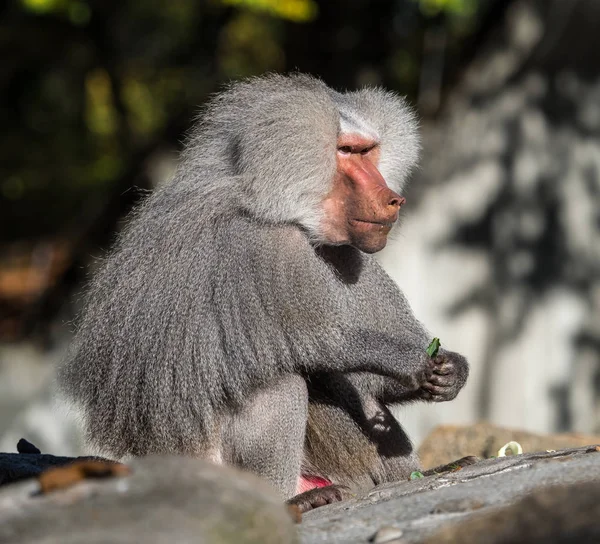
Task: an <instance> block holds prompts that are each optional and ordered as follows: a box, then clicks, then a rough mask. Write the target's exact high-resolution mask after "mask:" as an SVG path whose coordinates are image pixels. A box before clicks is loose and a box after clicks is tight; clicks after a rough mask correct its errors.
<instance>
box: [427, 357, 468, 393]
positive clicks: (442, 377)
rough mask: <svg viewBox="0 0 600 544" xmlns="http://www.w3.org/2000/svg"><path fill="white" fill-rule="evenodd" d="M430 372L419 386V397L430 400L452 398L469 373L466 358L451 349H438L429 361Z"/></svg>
mask: <svg viewBox="0 0 600 544" xmlns="http://www.w3.org/2000/svg"><path fill="white" fill-rule="evenodd" d="M430 369H431V373H430V375H429V377H428V378H427V380H426V381H425V382H424V383H423V385H422V386H421V389H420V391H419V397H420V398H421V399H423V400H428V401H431V402H443V401H446V400H452V399H453V398H454V397H456V395H458V392H459V391H460V390H461V389H462V387H463V386H464V385H465V382H466V381H467V376H468V375H469V365H468V363H467V360H466V359H465V358H464V357H463V356H462V355H460V354H458V353H455V352H452V351H440V353H438V355H436V356H435V357H433V358H432V359H431V361H430Z"/></svg>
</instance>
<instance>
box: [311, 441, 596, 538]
mask: <svg viewBox="0 0 600 544" xmlns="http://www.w3.org/2000/svg"><path fill="white" fill-rule="evenodd" d="M594 482H595V483H596V484H597V485H598V486H600V451H597V450H596V449H595V448H594V447H585V448H577V449H572V450H562V451H557V452H548V453H532V454H525V455H518V456H510V457H504V458H501V459H488V460H485V461H482V462H480V463H477V464H476V465H472V466H468V467H465V468H463V469H461V470H459V471H457V472H452V473H447V474H442V475H438V476H433V477H429V478H423V479H418V480H413V481H407V482H400V483H395V484H384V485H381V486H379V487H377V488H375V489H374V490H372V491H371V492H369V493H368V494H366V495H364V496H362V497H358V498H356V499H353V500H350V501H347V502H345V503H338V504H333V505H329V506H325V507H322V508H319V509H317V510H314V511H313V512H309V513H307V514H305V516H304V520H303V523H302V525H301V526H300V537H301V542H302V543H303V544H317V543H324V542H327V543H332V544H333V543H342V542H343V543H345V544H346V543H354V542H356V543H365V542H369V541H371V542H395V543H400V542H401V543H405V544H409V543H413V542H414V543H416V542H422V541H424V540H425V539H427V538H429V537H431V536H432V535H434V534H435V533H436V532H437V531H438V530H439V529H442V528H444V527H446V526H448V525H449V524H453V523H464V522H466V521H468V520H470V519H472V518H473V517H477V516H479V515H484V514H486V513H488V512H490V511H493V510H494V509H497V508H499V507H503V506H507V505H510V504H513V503H515V502H516V501H517V500H519V499H521V498H522V497H524V496H526V495H527V494H528V493H531V492H533V491H535V490H540V489H544V488H549V487H551V486H557V485H566V484H569V485H573V484H575V485H576V484H581V485H583V484H584V483H588V484H589V483H594ZM384 528H386V531H388V532H389V533H390V534H392V533H393V534H400V533H401V536H400V537H395V538H394V539H393V540H377V538H378V537H379V535H380V534H381V531H382V530H383V529H384ZM392 528H393V529H395V531H396V532H395V533H394V532H393V531H392Z"/></svg>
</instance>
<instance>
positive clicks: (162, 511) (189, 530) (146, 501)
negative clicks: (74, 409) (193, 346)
mask: <svg viewBox="0 0 600 544" xmlns="http://www.w3.org/2000/svg"><path fill="white" fill-rule="evenodd" d="M5 455H8V454H5ZM28 455H36V454H21V456H28ZM13 457H15V458H17V457H19V456H18V455H17V454H13ZM130 467H131V470H132V475H131V476H126V477H120V478H110V479H102V480H98V479H93V480H83V481H81V482H79V483H77V484H76V485H73V486H71V487H67V488H65V489H62V490H60V491H54V492H51V493H48V494H37V495H36V494H35V493H36V492H37V491H39V482H38V481H37V480H28V481H25V482H21V483H16V484H10V485H7V486H4V487H2V489H1V490H0V543H2V544H4V543H7V544H8V543H14V542H19V543H23V544H26V543H34V542H35V543H41V542H43V543H44V544H75V543H77V544H79V543H81V542H85V543H86V544H100V543H106V542H110V543H115V544H120V543H123V544H125V543H127V544H129V543H137V542H143V543H145V544H158V543H169V544H173V543H188V542H189V543H192V542H193V543H201V544H202V543H207V544H210V543H219V544H227V543H241V544H243V543H249V544H254V543H256V544H270V543H273V544H285V543H293V542H296V541H297V540H296V532H295V529H294V525H293V522H292V519H291V517H290V515H289V513H288V512H287V510H286V507H285V506H284V504H283V502H282V501H281V499H280V498H279V497H278V496H277V495H276V493H275V492H274V491H273V490H272V489H271V488H270V486H268V485H267V484H266V483H264V482H263V481H261V480H260V479H259V478H257V477H255V476H252V475H250V474H246V473H243V472H240V471H238V470H234V469H230V468H226V467H222V466H216V465H214V464H211V463H207V462H204V461H200V460H197V459H189V458H183V457H177V458H176V457H154V458H145V459H137V460H134V461H132V462H131V464H130Z"/></svg>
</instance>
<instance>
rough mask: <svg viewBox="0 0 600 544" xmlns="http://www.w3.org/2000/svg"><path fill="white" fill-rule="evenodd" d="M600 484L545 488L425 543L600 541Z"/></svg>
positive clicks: (563, 543) (574, 543)
mask: <svg viewBox="0 0 600 544" xmlns="http://www.w3.org/2000/svg"><path fill="white" fill-rule="evenodd" d="M599 520H600V484H599V483H598V482H594V483H584V484H574V485H569V486H564V487H555V488H549V489H544V490H541V491H537V492H535V493H532V494H531V495H529V496H527V497H525V498H524V499H521V500H519V501H518V502H516V503H515V504H513V505H511V506H507V507H504V508H500V509H497V510H494V511H493V512H489V513H487V514H485V515H481V516H476V517H473V519H472V520H470V521H467V522H466V523H465V522H461V523H456V524H451V525H450V526H449V527H446V528H444V529H442V530H441V531H439V532H437V533H436V534H435V535H434V536H433V537H431V538H430V539H427V541H426V544H453V543H455V542H480V543H485V544H503V543H506V542H510V543H511V544H530V543H532V542H544V544H580V543H584V542H600V523H599Z"/></svg>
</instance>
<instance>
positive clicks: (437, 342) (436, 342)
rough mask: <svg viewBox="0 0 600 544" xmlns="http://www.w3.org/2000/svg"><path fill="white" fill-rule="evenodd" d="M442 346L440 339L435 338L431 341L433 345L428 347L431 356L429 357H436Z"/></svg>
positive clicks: (428, 353)
mask: <svg viewBox="0 0 600 544" xmlns="http://www.w3.org/2000/svg"><path fill="white" fill-rule="evenodd" d="M440 346H441V344H440V339H439V338H434V339H433V340H432V341H431V344H429V346H428V347H427V355H429V357H435V356H436V355H437V354H438V351H439V349H440Z"/></svg>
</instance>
